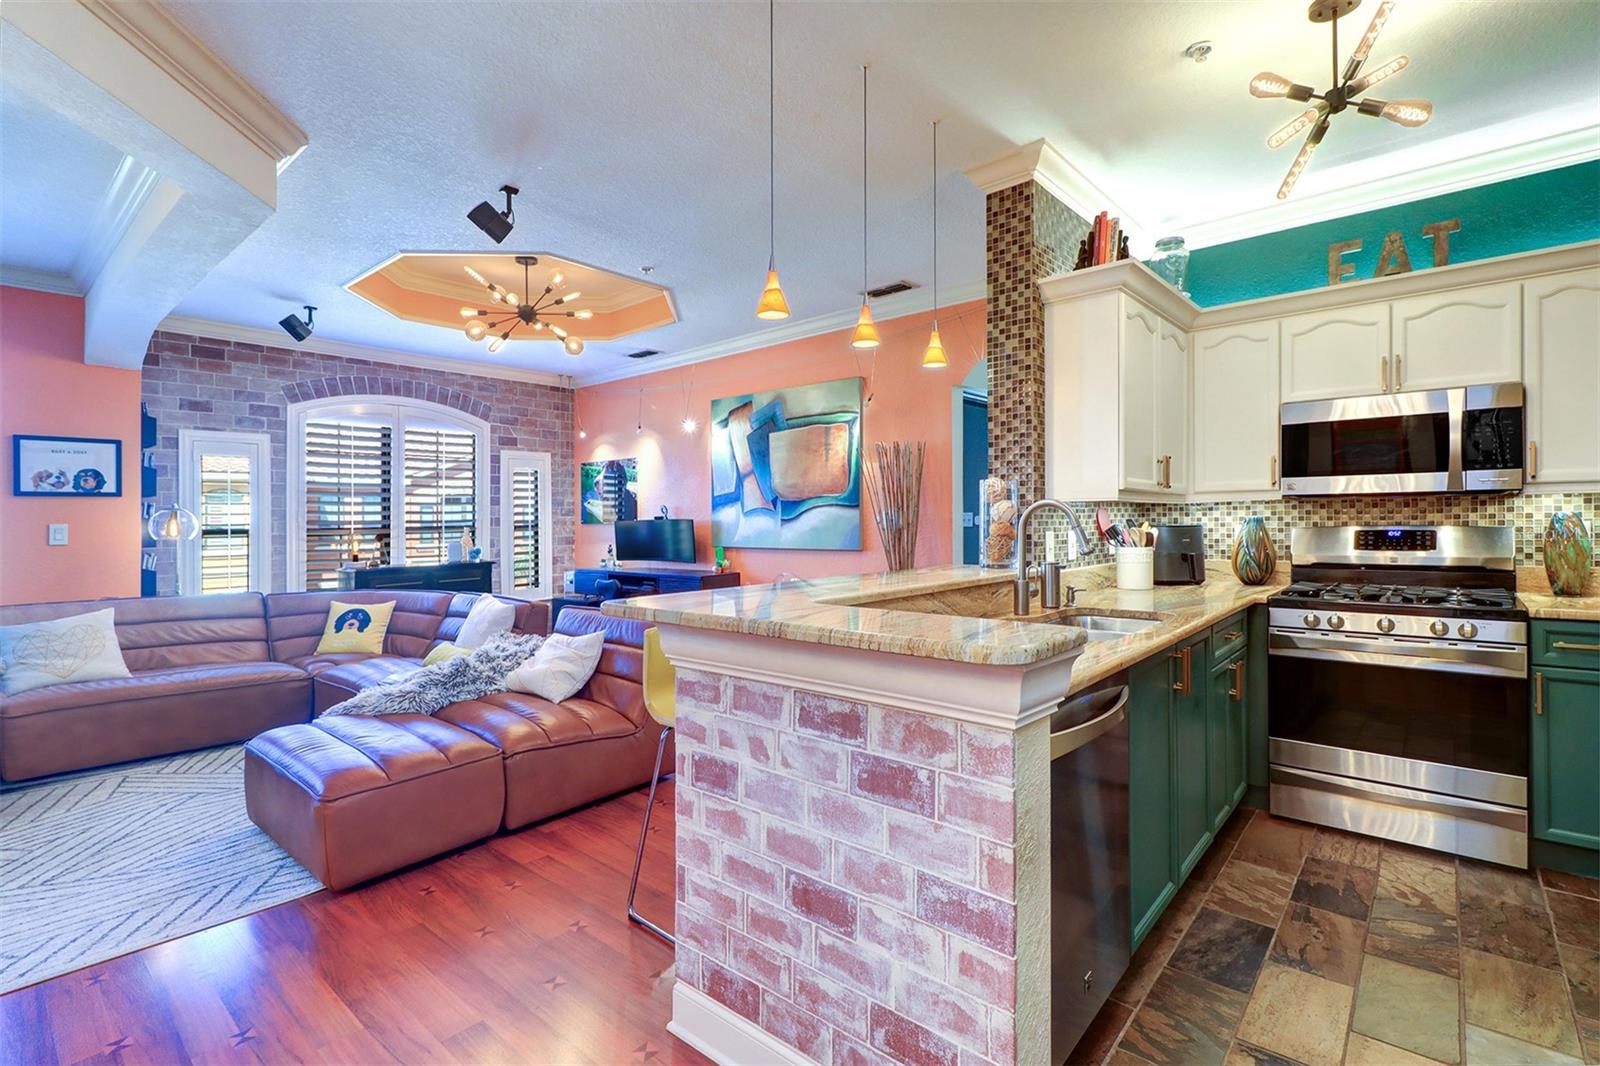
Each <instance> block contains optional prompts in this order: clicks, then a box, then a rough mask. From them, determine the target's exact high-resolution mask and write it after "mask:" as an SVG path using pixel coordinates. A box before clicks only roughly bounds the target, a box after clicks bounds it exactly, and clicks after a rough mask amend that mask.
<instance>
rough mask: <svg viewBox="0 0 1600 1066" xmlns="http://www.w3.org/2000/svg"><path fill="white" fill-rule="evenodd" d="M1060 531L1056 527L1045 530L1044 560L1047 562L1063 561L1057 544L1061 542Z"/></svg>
mask: <svg viewBox="0 0 1600 1066" xmlns="http://www.w3.org/2000/svg"><path fill="white" fill-rule="evenodd" d="M1058 532H1059V531H1058V530H1054V529H1051V530H1046V531H1045V548H1044V561H1045V562H1047V563H1059V562H1060V561H1061V557H1060V556H1059V555H1057V554H1056V545H1057V544H1058V543H1059V541H1058V539H1057V536H1058Z"/></svg>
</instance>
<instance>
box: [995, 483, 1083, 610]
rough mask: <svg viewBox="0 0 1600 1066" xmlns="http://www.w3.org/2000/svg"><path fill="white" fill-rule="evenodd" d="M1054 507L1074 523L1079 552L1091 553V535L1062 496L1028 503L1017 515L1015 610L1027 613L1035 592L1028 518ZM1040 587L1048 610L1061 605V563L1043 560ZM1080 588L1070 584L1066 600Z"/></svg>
mask: <svg viewBox="0 0 1600 1066" xmlns="http://www.w3.org/2000/svg"><path fill="white" fill-rule="evenodd" d="M1047 507H1053V508H1055V509H1056V510H1057V511H1060V512H1061V513H1062V514H1064V515H1066V516H1067V523H1068V524H1069V525H1070V526H1071V527H1072V536H1073V537H1075V538H1077V541H1078V553H1079V554H1080V555H1088V554H1089V551H1090V547H1089V538H1088V537H1086V536H1084V533H1083V526H1082V525H1081V524H1079V522H1078V516H1077V515H1075V514H1073V513H1072V508H1070V507H1068V506H1067V505H1066V504H1064V503H1062V502H1061V501H1060V500H1051V499H1044V500H1035V501H1033V502H1032V503H1030V504H1028V506H1027V507H1025V508H1024V509H1023V511H1022V516H1021V517H1020V518H1018V519H1017V580H1016V591H1015V594H1014V596H1013V598H1012V608H1013V613H1014V614H1018V615H1026V614H1027V613H1028V611H1029V608H1030V607H1031V605H1032V595H1031V593H1030V590H1029V587H1028V519H1030V518H1032V517H1033V516H1034V513H1035V512H1037V511H1042V510H1044V509H1045V508H1047ZM1039 572H1040V577H1041V580H1040V583H1039V584H1040V589H1039V605H1040V606H1041V607H1043V608H1044V609H1045V610H1047V611H1051V610H1055V609H1056V608H1058V607H1060V606H1061V564H1060V563H1048V562H1047V563H1043V564H1041V566H1040V568H1039ZM1076 594H1077V590H1076V589H1074V588H1072V587H1071V586H1068V588H1067V602H1068V604H1069V605H1070V604H1071V602H1072V600H1073V598H1074V597H1075V596H1076Z"/></svg>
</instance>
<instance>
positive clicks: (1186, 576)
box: [1155, 524, 1206, 585]
mask: <svg viewBox="0 0 1600 1066" xmlns="http://www.w3.org/2000/svg"><path fill="white" fill-rule="evenodd" d="M1155 576H1156V584H1158V585H1200V584H1204V582H1205V579H1206V527H1205V526H1202V525H1199V524H1196V525H1192V526H1157V527H1156V575H1155Z"/></svg>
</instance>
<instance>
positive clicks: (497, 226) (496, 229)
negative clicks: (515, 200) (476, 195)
mask: <svg viewBox="0 0 1600 1066" xmlns="http://www.w3.org/2000/svg"><path fill="white" fill-rule="evenodd" d="M500 191H501V192H503V193H505V194H506V209H505V210H504V211H496V210H495V209H494V205H493V204H491V203H490V202H489V201H488V200H485V201H484V202H483V203H481V204H479V205H478V206H477V207H474V208H473V209H472V210H471V211H468V212H467V218H468V219H469V220H470V221H471V222H472V224H473V225H474V226H477V227H478V228H479V229H481V230H483V232H485V233H487V234H488V235H489V239H490V240H491V241H494V243H496V244H499V243H501V242H502V241H504V240H505V239H506V238H507V237H509V236H511V228H512V227H513V226H515V225H516V222H517V216H516V215H515V213H513V212H512V210H511V198H512V197H513V196H515V195H517V193H519V192H521V191H522V190H521V189H518V188H517V187H516V186H515V185H502V186H500Z"/></svg>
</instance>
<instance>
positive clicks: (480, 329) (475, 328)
mask: <svg viewBox="0 0 1600 1066" xmlns="http://www.w3.org/2000/svg"><path fill="white" fill-rule="evenodd" d="M488 332H489V326H488V325H487V324H486V323H485V322H484V321H483V320H482V319H481V318H475V319H473V320H472V321H471V322H468V323H467V339H468V340H474V341H481V340H483V337H484V334H486V333H488Z"/></svg>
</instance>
